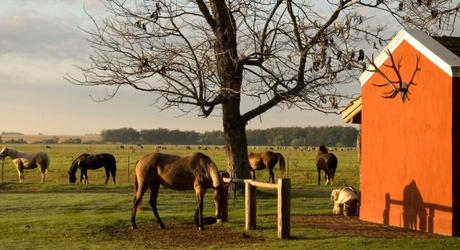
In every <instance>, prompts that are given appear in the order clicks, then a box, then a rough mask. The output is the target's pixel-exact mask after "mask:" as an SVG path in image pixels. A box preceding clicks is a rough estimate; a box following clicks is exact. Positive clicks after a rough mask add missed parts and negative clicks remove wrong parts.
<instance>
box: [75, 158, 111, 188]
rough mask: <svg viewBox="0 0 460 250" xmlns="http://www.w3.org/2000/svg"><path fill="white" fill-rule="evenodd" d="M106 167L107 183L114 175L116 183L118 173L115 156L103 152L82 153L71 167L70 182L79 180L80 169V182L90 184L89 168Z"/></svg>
mask: <svg viewBox="0 0 460 250" xmlns="http://www.w3.org/2000/svg"><path fill="white" fill-rule="evenodd" d="M101 167H104V169H105V177H106V178H105V184H107V182H108V181H109V178H110V175H112V180H113V184H115V175H116V173H117V161H116V159H115V156H113V155H111V154H107V153H102V154H94V155H91V154H81V155H79V156H78V157H77V158H75V160H73V161H72V164H71V165H70V168H69V172H68V174H69V183H75V182H76V180H77V177H76V173H77V169H80V182H83V183H84V184H88V169H98V168H101Z"/></svg>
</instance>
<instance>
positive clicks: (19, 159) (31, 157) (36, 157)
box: [0, 147, 50, 183]
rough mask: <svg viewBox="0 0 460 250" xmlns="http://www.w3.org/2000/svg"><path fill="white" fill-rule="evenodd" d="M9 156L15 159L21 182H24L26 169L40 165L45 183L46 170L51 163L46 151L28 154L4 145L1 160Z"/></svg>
mask: <svg viewBox="0 0 460 250" xmlns="http://www.w3.org/2000/svg"><path fill="white" fill-rule="evenodd" d="M7 156H9V157H10V158H11V159H12V160H13V163H14V165H16V169H17V170H18V174H19V182H20V183H22V182H24V169H34V168H37V167H40V171H41V172H42V183H45V177H46V172H47V170H48V166H49V163H50V160H49V158H48V155H47V154H46V153H44V152H38V153H35V154H26V153H23V152H19V151H17V150H14V149H11V148H7V147H3V148H2V149H1V150H0V160H4V159H5V158H6V157H7Z"/></svg>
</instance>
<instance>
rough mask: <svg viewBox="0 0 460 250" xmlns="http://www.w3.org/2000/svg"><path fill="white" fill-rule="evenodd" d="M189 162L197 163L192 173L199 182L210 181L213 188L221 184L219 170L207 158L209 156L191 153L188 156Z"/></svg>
mask: <svg viewBox="0 0 460 250" xmlns="http://www.w3.org/2000/svg"><path fill="white" fill-rule="evenodd" d="M189 157H190V159H189V161H192V162H191V163H193V161H197V162H196V163H197V164H191V166H195V168H194V169H193V171H194V172H195V176H197V177H200V179H201V180H205V179H208V180H211V181H212V184H213V186H214V187H218V186H220V185H221V184H222V183H223V180H222V176H221V175H220V174H219V169H218V168H217V166H216V164H215V163H214V162H213V161H212V160H211V158H209V156H207V155H205V154H202V153H192V154H191V155H189Z"/></svg>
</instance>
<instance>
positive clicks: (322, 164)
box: [316, 145, 338, 185]
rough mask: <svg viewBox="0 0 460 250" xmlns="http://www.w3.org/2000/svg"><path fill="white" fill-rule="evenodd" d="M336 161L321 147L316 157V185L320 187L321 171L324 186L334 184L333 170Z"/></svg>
mask: <svg viewBox="0 0 460 250" xmlns="http://www.w3.org/2000/svg"><path fill="white" fill-rule="evenodd" d="M337 164H338V160H337V157H336V156H335V155H334V154H333V153H329V152H328V150H327V148H326V147H325V146H324V145H321V146H320V147H319V150H318V154H317V155H316V169H317V171H318V185H321V170H323V171H324V173H325V175H324V179H326V185H329V184H330V185H332V184H333V183H334V177H335V170H336V169H337Z"/></svg>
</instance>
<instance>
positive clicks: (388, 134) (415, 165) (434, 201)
mask: <svg viewBox="0 0 460 250" xmlns="http://www.w3.org/2000/svg"><path fill="white" fill-rule="evenodd" d="M418 53H419V52H418V51H417V50H416V49H415V48H413V47H412V46H411V45H410V44H408V43H407V42H405V41H403V42H402V43H401V45H400V46H399V47H398V48H397V49H396V50H395V51H394V52H393V56H394V58H395V59H396V61H398V60H399V58H402V61H401V65H402V67H401V69H400V72H401V75H402V77H403V81H408V80H409V79H410V77H411V75H412V73H413V71H414V69H415V62H416V54H418ZM389 60H390V59H388V60H387V61H386V64H389V63H390V61H389ZM419 67H420V68H421V70H420V71H419V72H418V73H417V74H416V77H415V80H414V82H415V83H416V84H417V85H416V86H411V87H410V89H409V90H410V92H411V94H410V95H409V98H410V100H409V101H406V102H405V103H403V102H402V100H401V98H400V96H399V95H398V96H397V97H395V98H393V99H385V98H383V97H382V95H383V93H384V92H386V91H389V90H391V87H383V88H380V87H376V86H374V85H373V83H383V82H384V80H383V78H382V77H381V76H379V75H378V74H373V76H372V77H371V78H370V79H369V80H368V81H367V83H366V84H365V85H364V86H363V88H362V100H363V101H362V124H361V130H362V131H361V133H362V134H361V135H362V159H361V177H360V181H361V192H362V197H361V198H362V204H361V211H360V218H361V219H362V220H367V221H372V222H376V223H383V224H388V225H394V226H399V227H405V228H411V229H416V230H421V231H427V232H434V233H439V234H446V235H451V234H452V230H453V227H452V222H453V216H452V210H453V208H452V207H453V202H452V201H453V197H452V195H453V193H452V190H453V189H452V186H453V185H452V182H453V180H452V179H453V178H452V176H453V172H452V165H453V161H452V145H453V141H452V131H453V130H452V117H453V115H452V114H453V113H452V106H453V104H452V97H453V94H452V79H451V77H450V76H449V75H447V74H446V73H445V72H444V71H442V70H441V69H440V68H438V67H437V66H436V65H435V64H433V62H431V61H430V60H429V59H428V58H426V57H424V56H423V55H422V54H420V63H419ZM381 69H382V70H383V71H385V72H386V73H387V74H389V75H392V79H394V77H395V75H394V74H392V72H393V71H392V70H390V69H389V68H387V67H384V66H381Z"/></svg>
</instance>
